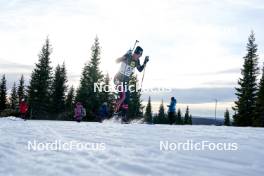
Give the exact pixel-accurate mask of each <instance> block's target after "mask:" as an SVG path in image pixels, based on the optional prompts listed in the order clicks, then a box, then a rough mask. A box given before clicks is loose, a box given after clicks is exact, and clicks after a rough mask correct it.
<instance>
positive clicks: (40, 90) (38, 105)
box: [28, 38, 52, 119]
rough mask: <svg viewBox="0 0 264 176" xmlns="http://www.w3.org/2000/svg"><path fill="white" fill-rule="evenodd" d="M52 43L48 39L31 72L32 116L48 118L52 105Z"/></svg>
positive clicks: (30, 104)
mask: <svg viewBox="0 0 264 176" xmlns="http://www.w3.org/2000/svg"><path fill="white" fill-rule="evenodd" d="M50 54H51V45H50V42H49V39H48V38H47V39H46V42H45V44H44V45H43V47H42V49H41V52H40V54H39V60H38V63H37V64H36V65H35V68H34V70H33V72H32V74H31V80H30V83H29V87H28V96H29V97H28V98H29V100H28V101H29V106H30V108H31V118H42V119H47V118H48V112H49V106H50V87H51V81H52V67H51V66H50Z"/></svg>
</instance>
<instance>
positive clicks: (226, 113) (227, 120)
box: [224, 109, 230, 126]
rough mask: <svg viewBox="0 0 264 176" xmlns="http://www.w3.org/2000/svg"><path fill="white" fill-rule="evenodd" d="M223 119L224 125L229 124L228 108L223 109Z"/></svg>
mask: <svg viewBox="0 0 264 176" xmlns="http://www.w3.org/2000/svg"><path fill="white" fill-rule="evenodd" d="M224 117H225V120H224V125H225V126H230V115H229V111H228V109H226V111H225V116H224Z"/></svg>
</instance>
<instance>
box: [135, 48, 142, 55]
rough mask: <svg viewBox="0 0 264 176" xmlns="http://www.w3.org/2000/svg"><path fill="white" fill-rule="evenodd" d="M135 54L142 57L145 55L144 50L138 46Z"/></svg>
mask: <svg viewBox="0 0 264 176" xmlns="http://www.w3.org/2000/svg"><path fill="white" fill-rule="evenodd" d="M134 53H135V54H140V55H142V53H143V49H142V48H141V47H140V46H137V47H136V49H135V51H134Z"/></svg>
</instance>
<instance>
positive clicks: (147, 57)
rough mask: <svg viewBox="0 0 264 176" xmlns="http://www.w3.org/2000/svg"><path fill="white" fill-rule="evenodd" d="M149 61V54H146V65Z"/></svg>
mask: <svg viewBox="0 0 264 176" xmlns="http://www.w3.org/2000/svg"><path fill="white" fill-rule="evenodd" d="M148 61H149V56H146V57H145V60H144V65H146V64H147V63H148Z"/></svg>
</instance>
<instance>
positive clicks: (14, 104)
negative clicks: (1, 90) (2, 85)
mask: <svg viewBox="0 0 264 176" xmlns="http://www.w3.org/2000/svg"><path fill="white" fill-rule="evenodd" d="M10 108H11V109H13V110H17V109H18V95H17V87H16V83H15V82H14V84H13V87H12V90H11V94H10Z"/></svg>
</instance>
